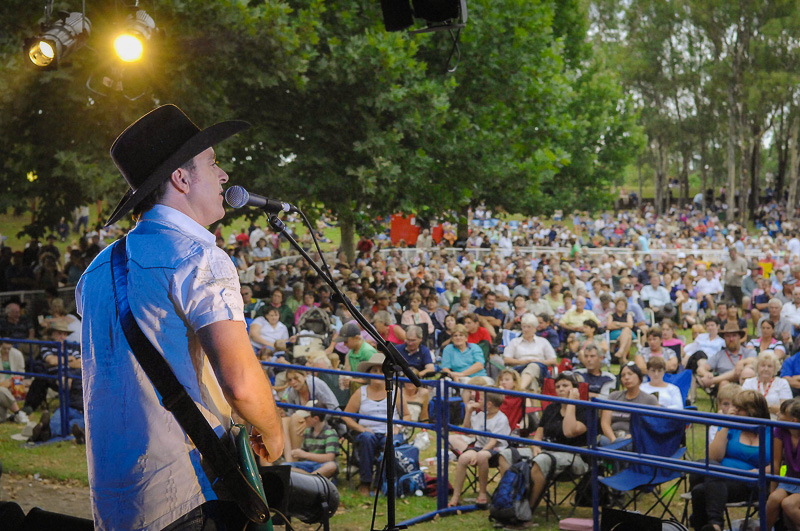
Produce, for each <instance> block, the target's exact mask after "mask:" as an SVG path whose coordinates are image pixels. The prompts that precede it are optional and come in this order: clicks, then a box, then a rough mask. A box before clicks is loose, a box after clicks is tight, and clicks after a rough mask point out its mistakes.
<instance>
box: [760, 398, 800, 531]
mask: <svg viewBox="0 0 800 531" xmlns="http://www.w3.org/2000/svg"><path fill="white" fill-rule="evenodd" d="M778 420H780V421H782V422H792V423H794V424H797V429H791V428H790V429H787V428H779V427H776V428H773V435H772V436H773V447H772V451H773V453H772V470H781V467H782V466H783V465H786V477H787V478H795V479H800V460H798V459H797V456H798V455H799V454H800V444H798V442H800V400H787V401H785V402H783V403H782V404H781V408H780V412H779V413H778ZM781 512H783V520H784V524H791V525H792V526H794V529H797V528H800V485H792V484H790V483H784V482H781V483H778V486H777V488H776V489H775V490H773V491H772V493H771V494H770V495H769V499H767V529H772V528H773V526H774V525H775V523H776V521H777V520H778V516H779V515H780V514H781ZM786 520H788V522H787V521H786Z"/></svg>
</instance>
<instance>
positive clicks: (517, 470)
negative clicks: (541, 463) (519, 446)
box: [489, 449, 532, 525]
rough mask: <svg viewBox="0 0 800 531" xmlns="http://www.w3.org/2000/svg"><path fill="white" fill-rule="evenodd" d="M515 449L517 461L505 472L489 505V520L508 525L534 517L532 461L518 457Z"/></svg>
mask: <svg viewBox="0 0 800 531" xmlns="http://www.w3.org/2000/svg"><path fill="white" fill-rule="evenodd" d="M515 450H516V449H512V452H513V453H516V455H515V456H514V458H513V460H514V461H515V463H514V464H513V465H511V468H509V469H508V470H506V473H505V474H503V477H502V478H501V479H500V484H499V485H498V486H497V489H496V490H495V491H494V494H492V502H491V505H490V506H489V520H492V521H495V522H498V523H501V524H508V525H519V524H522V523H524V522H528V521H530V519H531V518H532V515H531V506H530V503H528V498H529V497H530V481H531V461H530V460H529V459H518V456H519V454H518V453H517V452H515Z"/></svg>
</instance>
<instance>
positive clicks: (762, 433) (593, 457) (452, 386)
mask: <svg viewBox="0 0 800 531" xmlns="http://www.w3.org/2000/svg"><path fill="white" fill-rule="evenodd" d="M262 364H263V365H265V366H269V367H274V368H281V369H288V368H294V369H300V370H303V371H305V372H307V373H316V372H322V373H330V374H336V375H340V376H350V377H358V378H365V379H369V378H371V379H383V376H382V375H375V374H366V373H353V372H349V371H340V370H334V369H320V368H316V367H307V366H301V365H286V364H282V363H268V362H263V363H262ZM399 381H400V382H401V383H402V382H408V380H406V379H405V378H399ZM423 384H424V385H425V386H426V387H428V388H429V389H431V390H432V391H433V392H434V395H433V397H432V398H435V399H437V401H438V403H439V404H440V406H441V407H440V409H439V411H440V413H441V414H440V415H437V416H436V418H433V419H430V422H428V423H421V422H407V421H402V420H398V421H397V423H398V424H400V425H408V426H415V427H419V428H426V429H429V430H432V431H433V433H435V434H436V439H437V443H436V455H437V456H438V459H437V477H439V478H443V479H440V481H438V482H437V509H436V510H435V511H432V512H430V513H427V514H424V515H421V516H418V517H416V518H413V519H410V520H407V521H405V522H402V524H404V525H413V524H416V523H420V522H424V521H427V520H431V519H433V518H434V517H436V516H437V515H438V516H445V515H448V514H455V513H456V512H457V511H460V512H463V511H465V510H474V509H476V508H477V507H476V506H474V505H471V506H464V507H459V508H448V507H447V495H448V493H447V485H448V471H449V463H448V461H449V459H448V453H447V446H446V445H447V441H448V436H449V432H450V431H458V432H460V433H465V434H469V435H476V436H481V435H482V436H488V437H492V438H495V439H503V440H506V441H508V442H511V443H516V444H521V445H529V446H533V445H536V446H540V447H541V448H543V449H548V450H555V451H563V452H572V453H576V454H580V455H583V456H586V457H588V458H589V460H590V465H591V470H592V499H593V513H592V516H593V520H594V528H595V529H599V528H600V512H599V505H598V495H599V489H598V460H599V459H612V460H615V461H624V462H627V463H633V464H641V465H648V466H654V467H659V468H663V469H668V470H674V471H677V472H681V473H692V474H700V475H703V476H712V477H718V478H722V479H729V480H734V481H745V482H748V483H752V484H753V485H754V486H756V487H757V488H758V490H759V500H758V502H759V518H760V519H761V527H762V528H766V521H765V519H766V497H767V494H768V492H769V491H768V486H769V482H770V481H782V482H786V483H790V484H795V485H800V479H795V478H789V477H781V476H779V475H777V474H775V473H772V471H771V472H770V473H767V467H768V466H770V465H771V460H770V455H769V453H771V448H767V445H766V444H764V441H765V440H766V434H767V430H771V429H772V428H774V427H783V428H787V429H798V426H797V425H796V424H793V423H789V422H779V421H773V420H765V419H754V418H749V417H739V416H730V415H720V414H716V413H708V412H700V411H694V410H680V409H666V408H662V407H657V406H643V405H639V404H628V403H623V402H614V401H609V400H601V399H598V398H594V399H592V400H591V401H585V400H570V399H565V398H559V397H556V396H550V395H541V394H535V393H524V392H520V391H507V390H504V389H499V388H487V387H482V386H476V385H469V384H460V383H456V382H451V381H448V380H439V381H435V380H425V381H423ZM451 390H469V391H478V392H481V393H482V395H483V396H482V400H483V401H484V404H485V401H486V393H487V392H491V393H499V394H503V395H508V396H516V397H521V398H523V399H528V398H531V399H535V400H544V401H547V402H556V403H567V404H575V405H582V406H584V407H586V408H587V439H588V441H589V446H588V447H585V448H583V447H574V446H568V445H563V444H558V443H552V442H546V441H534V440H532V439H527V438H522V437H516V436H513V435H509V436H505V435H496V434H494V433H491V432H485V431H481V430H476V429H472V428H463V427H460V426H455V425H452V424H451V423H450V419H449V408H448V407H447V401H446V400H445V399H446V398H447V397H448V396H450V393H451ZM311 392H312V395H313V393H314V390H313V389H312V391H311ZM402 393H403V390H402V386H401V387H400V396H401V397H402ZM279 405H280V406H281V407H291V408H296V409H305V410H319V411H321V412H324V413H326V414H329V415H336V416H347V417H351V418H366V419H370V420H378V421H380V420H384V419H381V418H378V417H369V416H364V415H359V414H357V413H348V412H344V411H335V412H331V411H329V410H325V409H322V408H310V407H308V408H307V407H305V406H300V405H294V404H287V403H283V402H280V403H279ZM603 410H610V411H618V412H627V413H638V414H645V415H650V416H655V417H662V418H668V419H676V420H680V421H682V422H685V423H686V424H696V423H698V424H703V425H706V426H708V425H714V426H719V427H723V428H730V429H739V430H749V431H757V432H758V434H759V441H760V443H761V444H760V445H759V466H758V467H757V471H746V470H739V469H733V468H729V467H724V466H722V465H719V464H715V463H713V462H710V461H709V460H708V444H709V442H708V441H706V445H705V446H706V458H705V459H704V460H703V461H701V462H694V461H686V460H681V459H673V458H671V457H662V456H657V455H649V454H642V453H637V452H625V451H620V450H613V449H604V448H602V447H598V446H597V435H598V426H599V422H598V418H599V417H598V414H599V413H598V412H602V411H603Z"/></svg>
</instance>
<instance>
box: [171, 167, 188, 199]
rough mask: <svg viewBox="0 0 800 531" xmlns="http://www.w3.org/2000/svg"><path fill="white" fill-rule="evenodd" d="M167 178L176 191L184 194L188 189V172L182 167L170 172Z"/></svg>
mask: <svg viewBox="0 0 800 531" xmlns="http://www.w3.org/2000/svg"><path fill="white" fill-rule="evenodd" d="M169 180H170V182H171V183H172V186H173V187H174V188H175V189H176V190H177V191H178V192H180V193H182V194H185V193H187V192H188V191H189V172H188V171H186V170H184V169H183V168H178V169H177V170H175V171H174V172H172V175H170V176H169Z"/></svg>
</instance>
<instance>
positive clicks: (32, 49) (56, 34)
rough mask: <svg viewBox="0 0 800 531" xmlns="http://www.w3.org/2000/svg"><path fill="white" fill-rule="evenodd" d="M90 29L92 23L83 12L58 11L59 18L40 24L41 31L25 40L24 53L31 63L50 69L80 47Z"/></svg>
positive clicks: (54, 67)
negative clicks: (55, 20) (51, 22)
mask: <svg viewBox="0 0 800 531" xmlns="http://www.w3.org/2000/svg"><path fill="white" fill-rule="evenodd" d="M91 30H92V23H91V22H90V21H89V19H88V18H86V17H85V16H84V15H83V13H77V12H76V13H66V12H63V11H62V12H59V20H58V21H57V22H55V23H53V24H49V23H47V22H45V23H44V24H42V33H41V34H40V35H37V36H36V37H32V38H30V39H26V40H25V53H26V54H27V56H28V59H30V61H31V63H33V64H34V65H36V66H37V67H39V68H42V69H46V70H51V69H56V68H58V65H59V63H61V61H63V60H64V59H66V57H67V56H68V55H69V54H71V53H72V52H73V51H75V50H76V49H77V48H80V46H81V45H83V43H85V42H86V39H87V38H88V37H89V33H90V32H91Z"/></svg>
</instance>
